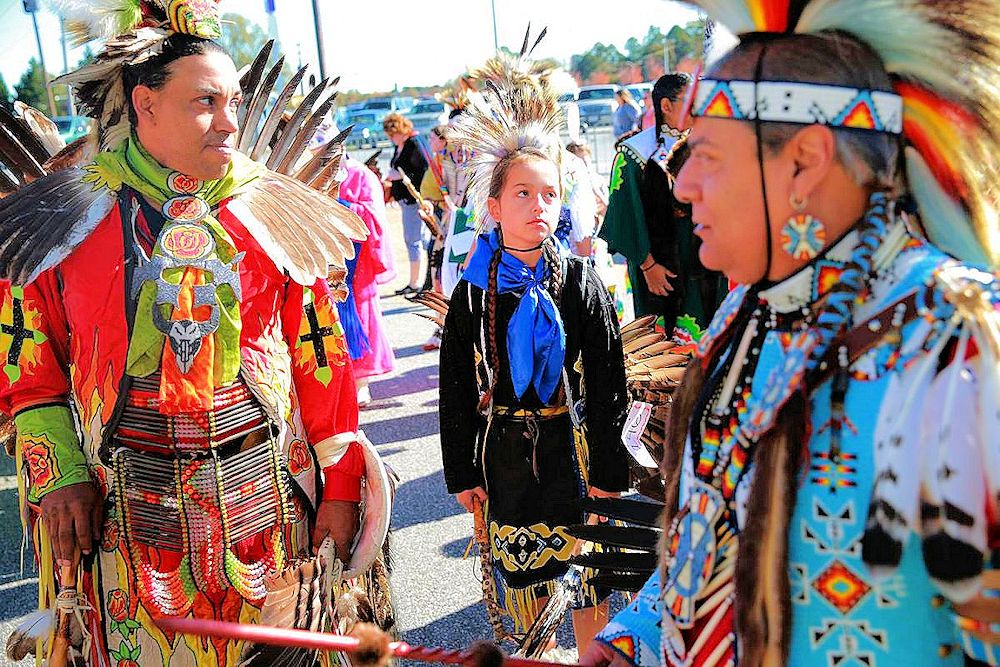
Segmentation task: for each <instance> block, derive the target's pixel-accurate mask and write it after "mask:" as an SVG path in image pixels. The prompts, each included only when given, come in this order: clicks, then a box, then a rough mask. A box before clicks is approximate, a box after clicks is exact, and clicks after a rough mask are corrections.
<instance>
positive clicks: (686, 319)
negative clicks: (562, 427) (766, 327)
mask: <svg viewBox="0 0 1000 667" xmlns="http://www.w3.org/2000/svg"><path fill="white" fill-rule="evenodd" d="M690 82H691V78H690V77H689V76H688V75H687V74H684V73H681V72H674V73H670V74H665V75H664V76H662V77H660V78H659V79H658V80H657V82H656V84H655V85H654V86H653V105H654V107H653V108H654V112H655V116H656V124H655V126H653V127H649V128H646V129H645V130H642V131H641V132H638V133H636V134H634V135H632V136H630V137H627V138H626V139H624V140H623V141H621V142H619V144H618V151H617V154H616V155H615V161H614V165H613V167H612V169H611V182H610V185H609V186H608V191H609V201H608V210H607V213H606V215H605V218H604V225H603V226H602V228H601V231H600V233H599V236H600V238H602V239H604V240H605V241H606V242H607V244H608V250H609V251H611V252H616V253H619V254H621V255H624V256H625V259H626V260H627V262H628V273H629V280H630V282H631V284H632V298H633V302H634V307H635V316H636V317H642V316H644V315H659V316H660V317H662V318H663V323H664V326H665V327H667V328H671V327H672V328H674V329H675V332H676V334H677V335H678V336H679V337H680V338H681V339H688V338H690V340H691V341H692V342H693V341H696V340H698V339H699V338H700V337H701V331H702V329H703V328H704V327H705V326H707V325H708V323H709V322H710V321H711V319H712V315H713V314H714V313H715V309H716V307H717V306H718V304H719V303H720V301H721V300H722V298H723V297H724V296H725V293H726V289H725V283H724V279H723V278H722V277H721V275H720V274H718V273H717V272H714V271H709V270H707V269H705V267H704V266H702V264H701V262H700V260H699V259H698V239H697V238H696V237H695V236H694V234H693V226H692V223H691V215H690V209H689V207H688V206H686V205H684V204H681V203H679V202H677V200H676V199H675V198H674V196H673V182H674V177H675V175H676V174H677V172H678V171H679V170H680V168H681V166H682V165H683V163H684V160H685V159H686V157H687V148H686V146H685V141H684V138H685V137H684V135H683V134H682V133H681V132H680V131H678V130H676V129H675V127H677V126H678V125H680V122H679V120H680V119H679V118H678V117H679V115H680V109H681V107H682V99H683V97H684V92H685V90H686V89H687V87H688V86H689V84H690Z"/></svg>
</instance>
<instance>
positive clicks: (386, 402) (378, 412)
mask: <svg viewBox="0 0 1000 667" xmlns="http://www.w3.org/2000/svg"><path fill="white" fill-rule="evenodd" d="M389 218H390V221H389V229H388V232H387V235H386V236H387V237H388V238H390V239H392V240H393V241H394V243H395V245H396V246H397V247H396V253H395V256H396V257H397V266H398V267H399V269H400V272H401V273H405V271H406V268H407V265H406V255H405V253H404V251H403V248H402V227H401V224H400V220H399V211H398V209H393V208H390V214H389ZM404 280H405V278H404ZM403 284H405V283H404V281H403V280H400V279H398V278H397V280H396V281H395V282H394V283H391V284H388V285H385V286H383V288H382V292H383V294H384V295H385V298H383V301H382V305H383V311H384V313H385V318H386V326H387V328H388V332H389V337H390V339H391V341H392V344H393V347H394V349H395V351H396V370H395V372H394V373H393V374H392V375H391V376H388V377H386V378H382V379H379V380H376V381H374V382H373V383H372V385H371V393H372V398H373V400H372V402H371V403H370V404H369V406H368V408H366V409H365V410H363V411H362V413H361V424H362V429H363V430H364V431H365V433H366V434H367V435H368V437H369V438H370V439H371V441H372V442H373V443H375V444H376V446H377V448H378V450H379V451H380V453H381V454H382V456H383V458H384V459H385V461H386V462H387V463H388V464H389V465H390V466H392V468H393V469H394V470H395V471H396V472H397V473H398V474H399V476H400V477H401V483H400V485H399V488H398V490H397V493H396V504H395V507H394V509H393V516H392V531H393V532H392V540H393V549H394V552H395V556H396V566H395V571H394V574H393V577H392V583H393V591H394V596H395V601H396V608H397V616H398V621H399V627H400V629H401V631H402V635H403V639H404V640H405V641H407V642H409V643H411V644H426V645H435V646H442V647H445V648H461V647H465V646H468V645H469V644H470V643H472V642H474V641H476V640H480V639H490V638H491V637H492V632H491V630H490V627H489V624H488V623H487V620H486V614H485V612H484V610H483V606H482V604H481V588H480V584H479V580H478V578H477V577H478V560H477V558H476V557H475V551H474V550H473V552H472V555H470V557H469V558H467V559H463V554H464V553H465V551H466V547H467V546H468V544H469V539H470V537H471V534H472V519H471V516H470V515H468V514H466V513H465V511H464V510H462V508H461V507H460V506H459V505H458V504H457V503H456V502H455V500H454V499H453V498H452V496H450V495H448V493H447V491H446V489H445V485H444V476H443V473H442V466H441V449H440V443H439V439H438V392H437V387H438V353H437V352H436V351H432V352H425V351H424V350H423V349H422V347H421V346H422V344H423V343H424V342H425V341H426V340H427V338H428V337H429V336H430V335H431V333H432V332H433V330H434V325H433V324H432V323H431V322H429V321H428V320H425V319H424V318H422V317H419V316H418V315H417V314H416V313H417V312H419V311H420V310H421V307H420V306H416V305H414V304H411V303H410V302H408V301H406V300H405V299H404V298H402V297H396V296H391V295H392V292H393V291H394V290H395V289H397V288H398V287H401V286H402V285H403ZM14 474H15V471H14V463H13V460H12V459H11V458H10V457H8V456H6V455H3V454H0V544H2V545H3V549H2V551H0V638H2V639H3V641H4V642H5V641H6V638H7V636H8V635H9V634H10V631H11V629H12V628H13V627H15V626H16V625H17V623H18V622H19V621H20V620H21V619H22V618H23V617H24V615H26V614H28V613H30V612H32V611H33V610H34V609H35V608H36V603H37V580H36V579H35V573H34V569H33V563H32V557H31V554H30V553H28V552H27V551H25V552H24V555H25V564H24V567H25V569H24V571H23V572H22V570H21V565H20V555H19V554H20V549H19V545H20V543H21V535H20V521H19V520H18V509H17V485H16V478H15V477H14ZM559 636H560V644H562V645H564V646H565V645H571V643H572V633H571V631H570V629H569V624H568V623H567V624H564V627H563V628H561V629H560V634H559ZM0 664H3V665H7V664H14V663H10V662H9V661H6V660H5V658H3V656H2V655H0ZM16 664H21V665H27V664H30V663H29V661H27V660H25V661H22V662H21V663H16Z"/></svg>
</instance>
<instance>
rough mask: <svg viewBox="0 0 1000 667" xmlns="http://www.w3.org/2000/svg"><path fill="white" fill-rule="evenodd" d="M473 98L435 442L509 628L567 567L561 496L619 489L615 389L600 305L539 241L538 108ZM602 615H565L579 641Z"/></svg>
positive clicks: (572, 265)
mask: <svg viewBox="0 0 1000 667" xmlns="http://www.w3.org/2000/svg"><path fill="white" fill-rule="evenodd" d="M489 93H490V94H489V95H488V102H489V103H490V106H491V109H492V110H473V111H472V112H470V113H469V114H468V115H467V120H465V121H463V123H462V124H461V126H460V128H459V129H458V130H457V132H456V140H457V141H458V142H459V143H460V145H463V146H466V147H468V148H470V149H472V152H473V153H474V154H475V156H476V157H475V158H474V159H473V160H472V169H473V171H472V180H471V183H470V190H471V193H472V196H473V197H474V200H475V201H477V202H482V203H483V205H482V206H480V207H478V208H477V210H484V211H487V212H488V214H489V217H490V218H491V219H492V220H493V221H495V223H496V229H495V230H494V231H493V232H491V233H489V234H484V235H482V236H481V237H480V238H479V241H478V243H477V247H476V250H475V253H474V254H473V256H472V258H471V259H470V261H469V265H468V267H467V268H466V270H465V273H464V276H463V279H462V280H461V281H460V282H459V283H458V285H457V287H456V288H455V290H454V292H453V294H452V299H451V306H450V308H449V311H448V315H447V319H446V321H445V328H444V336H443V340H442V345H441V383H440V415H441V445H442V453H443V458H444V471H445V481H446V483H447V486H448V491H449V492H451V493H454V494H456V497H457V500H458V502H459V503H461V504H462V506H463V507H465V508H466V509H467V510H468V511H470V512H472V511H476V510H477V508H478V507H479V505H478V503H474V499H478V500H479V501H481V502H482V503H484V504H485V506H486V510H485V512H486V525H487V527H488V531H489V538H490V544H491V545H492V547H491V549H492V562H493V572H492V573H489V572H487V573H484V576H490V575H491V574H492V576H493V577H494V578H495V582H496V590H497V591H498V595H497V598H498V600H495V601H491V600H487V605H488V609H496V608H497V607H496V605H491V604H490V603H491V602H499V603H500V607H502V609H503V610H504V611H505V612H506V613H507V614H509V615H510V616H512V617H513V620H514V628H515V632H518V631H522V632H523V631H524V630H525V629H526V628H527V627H528V625H530V623H531V621H532V619H533V617H534V616H535V615H536V614H537V613H538V611H540V609H541V607H542V605H543V604H544V600H545V598H546V597H547V596H548V595H549V594H550V593H551V591H552V587H553V584H554V581H555V580H556V579H558V578H559V577H561V576H562V575H563V574H565V573H566V571H567V561H568V559H569V557H570V556H571V555H572V553H573V552H574V549H575V541H574V539H573V538H572V537H570V536H569V535H568V534H567V532H566V527H567V526H568V525H571V524H579V523H581V522H582V521H583V520H584V516H583V514H582V512H581V510H580V509H579V508H578V507H577V504H576V501H577V500H578V499H579V498H580V497H582V496H583V495H585V494H588V493H589V494H591V495H613V494H615V493H616V492H620V491H622V490H624V489H626V488H627V486H628V469H627V464H626V453H625V452H624V447H623V446H622V444H621V441H620V435H621V427H622V424H623V422H624V416H625V410H626V407H627V399H626V393H625V372H624V365H623V359H622V345H621V336H620V333H619V330H618V323H617V319H616V315H615V309H614V305H613V301H612V300H611V297H610V295H609V294H608V292H607V290H606V289H605V288H604V286H603V285H602V284H601V282H600V279H599V278H598V276H597V273H596V272H595V271H594V269H593V268H592V267H591V266H589V265H588V264H587V263H586V262H585V261H583V260H580V259H577V258H570V257H566V256H564V255H563V254H562V253H561V252H560V250H559V247H560V246H559V245H558V244H557V242H556V241H555V240H554V238H553V236H552V235H553V233H554V231H555V228H556V225H557V223H558V220H559V211H560V203H561V198H562V186H561V183H560V169H559V165H558V164H557V162H556V160H557V159H558V155H559V144H558V134H556V133H554V132H539V131H538V127H540V126H542V127H545V122H544V121H545V119H546V118H548V116H547V114H549V113H550V112H549V111H548V109H547V108H546V107H545V106H544V105H539V106H536V107H532V106H531V105H532V104H537V103H538V99H537V98H535V97H531V96H530V95H527V94H525V92H524V89H523V88H520V87H513V88H510V89H502V88H496V89H490V91H489ZM553 106H555V105H553ZM555 108H556V110H558V107H557V106H555ZM556 112H557V111H556ZM532 119H534V120H535V122H530V121H532ZM539 119H541V120H539ZM552 127H555V125H554V124H553V125H552ZM585 591H586V604H587V605H594V604H596V603H597V602H599V601H600V599H599V594H598V593H597V592H596V591H595V590H594V589H593V588H592V587H589V586H586V582H585ZM604 613H606V609H605V610H604ZM602 618H603V615H602V614H595V611H594V610H593V609H590V610H578V611H577V612H576V613H575V615H574V626H575V628H576V630H577V642H578V644H579V645H580V647H581V648H584V647H585V646H586V644H587V643H588V642H589V640H590V638H591V637H592V636H593V634H594V631H595V630H596V629H597V628H599V627H601V626H602V625H603V621H602V620H601V619H602Z"/></svg>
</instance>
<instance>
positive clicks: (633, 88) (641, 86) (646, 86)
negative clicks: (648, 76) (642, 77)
mask: <svg viewBox="0 0 1000 667" xmlns="http://www.w3.org/2000/svg"><path fill="white" fill-rule="evenodd" d="M625 87H626V88H628V92H630V93H632V99H634V100H635V101H636V102H637V103H638V104H639V106H641V107H642V110H643V111H645V110H646V103H645V102H644V101H643V100H645V99H646V98H645V95H646V93H648V92H651V91H652V90H653V84H651V83H630V84H629V85H627V86H625Z"/></svg>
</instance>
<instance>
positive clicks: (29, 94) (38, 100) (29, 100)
mask: <svg viewBox="0 0 1000 667" xmlns="http://www.w3.org/2000/svg"><path fill="white" fill-rule="evenodd" d="M49 78H50V79H51V76H50V77H49ZM14 97H15V98H16V99H19V100H21V101H22V102H24V103H25V104H28V105H30V106H33V107H35V108H36V109H41V110H42V111H45V112H46V113H48V109H49V107H48V104H49V100H48V95H47V93H46V92H45V75H44V73H43V72H42V66H41V64H40V63H39V62H38V61H37V60H36V59H34V58H32V59H31V60H29V61H28V69H27V70H26V71H25V72H24V74H22V75H21V80H20V81H18V82H17V84H16V85H15V86H14Z"/></svg>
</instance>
